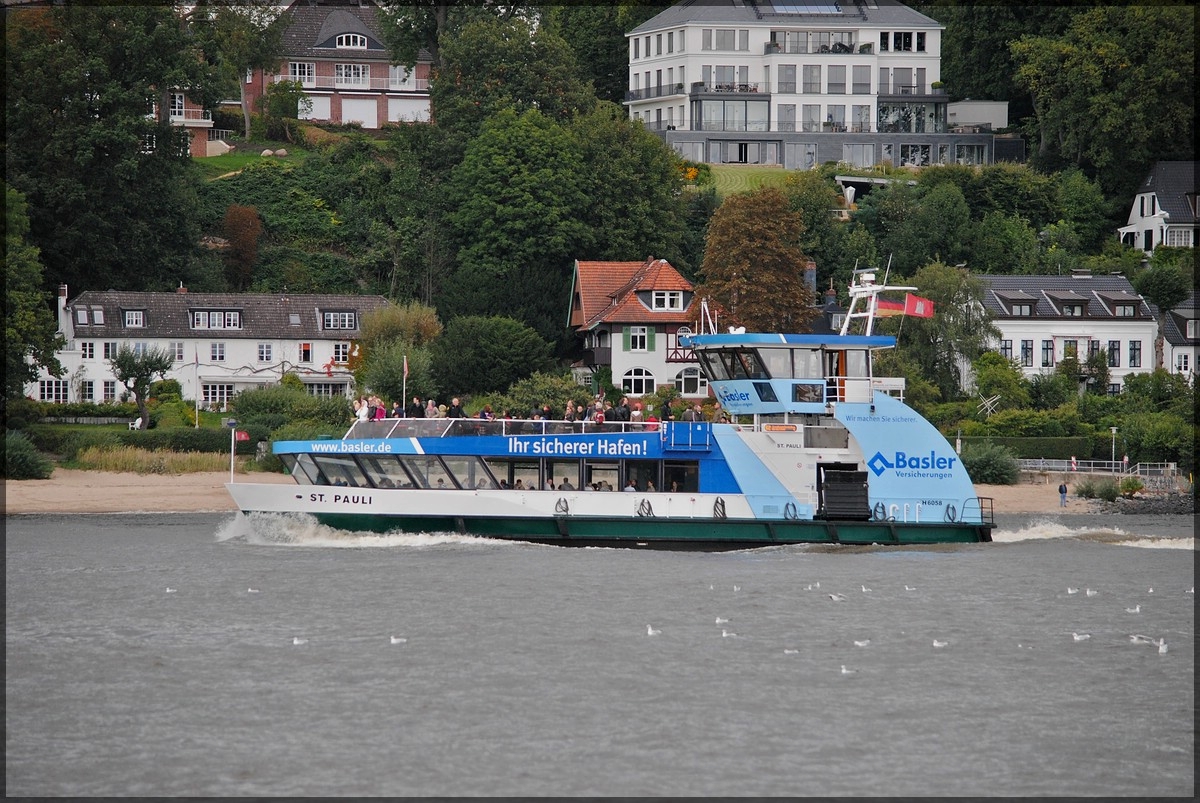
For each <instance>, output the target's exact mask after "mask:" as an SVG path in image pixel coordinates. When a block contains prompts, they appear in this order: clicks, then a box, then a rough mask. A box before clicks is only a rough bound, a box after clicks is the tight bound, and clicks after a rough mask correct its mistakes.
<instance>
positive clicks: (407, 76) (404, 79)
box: [388, 64, 417, 89]
mask: <svg viewBox="0 0 1200 803" xmlns="http://www.w3.org/2000/svg"><path fill="white" fill-rule="evenodd" d="M388 86H389V87H390V88H392V89H416V88H417V85H416V82H415V81H414V80H413V71H412V70H410V69H408V68H407V67H405V66H404V65H402V64H393V65H392V66H390V67H388Z"/></svg>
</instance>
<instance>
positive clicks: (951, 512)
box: [946, 505, 958, 521]
mask: <svg viewBox="0 0 1200 803" xmlns="http://www.w3.org/2000/svg"><path fill="white" fill-rule="evenodd" d="M946 521H958V511H957V510H956V509H955V508H954V505H946Z"/></svg>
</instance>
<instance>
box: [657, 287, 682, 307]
mask: <svg viewBox="0 0 1200 803" xmlns="http://www.w3.org/2000/svg"><path fill="white" fill-rule="evenodd" d="M650 308H651V309H656V310H682V309H683V293H682V292H681V291H679V290H655V291H654V293H653V295H652V302H651V306H650Z"/></svg>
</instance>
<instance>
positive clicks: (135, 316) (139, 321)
mask: <svg viewBox="0 0 1200 803" xmlns="http://www.w3.org/2000/svg"><path fill="white" fill-rule="evenodd" d="M145 325H146V311H145V310H140V309H127V310H125V326H126V327H127V328H129V329H141V328H142V327H144V326H145Z"/></svg>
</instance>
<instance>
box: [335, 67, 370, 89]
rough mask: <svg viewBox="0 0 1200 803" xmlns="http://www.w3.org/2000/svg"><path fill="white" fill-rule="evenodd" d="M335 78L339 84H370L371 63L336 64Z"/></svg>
mask: <svg viewBox="0 0 1200 803" xmlns="http://www.w3.org/2000/svg"><path fill="white" fill-rule="evenodd" d="M333 78H334V81H335V82H336V83H337V85H338V86H368V85H369V84H370V83H371V65H369V64H335V65H333Z"/></svg>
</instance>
